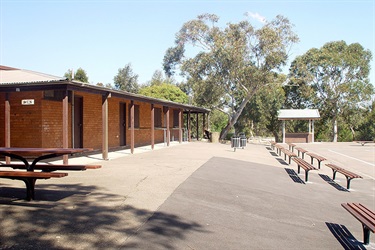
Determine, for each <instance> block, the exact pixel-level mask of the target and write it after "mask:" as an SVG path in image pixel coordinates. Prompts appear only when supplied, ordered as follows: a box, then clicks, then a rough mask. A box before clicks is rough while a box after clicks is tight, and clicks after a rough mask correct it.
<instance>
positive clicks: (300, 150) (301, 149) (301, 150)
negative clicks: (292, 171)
mask: <svg viewBox="0 0 375 250" xmlns="http://www.w3.org/2000/svg"><path fill="white" fill-rule="evenodd" d="M296 150H297V152H298V157H299V154H300V153H301V154H302V159H305V153H307V152H308V151H307V150H306V149H303V148H300V147H296Z"/></svg>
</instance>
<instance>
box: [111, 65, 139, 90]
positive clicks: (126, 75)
mask: <svg viewBox="0 0 375 250" xmlns="http://www.w3.org/2000/svg"><path fill="white" fill-rule="evenodd" d="M113 82H114V84H115V88H116V89H120V90H125V91H128V92H131V93H138V91H139V84H138V75H137V74H135V73H134V72H133V69H132V65H131V64H130V63H128V64H126V65H125V67H124V68H120V69H118V73H117V75H116V76H115V77H114V78H113Z"/></svg>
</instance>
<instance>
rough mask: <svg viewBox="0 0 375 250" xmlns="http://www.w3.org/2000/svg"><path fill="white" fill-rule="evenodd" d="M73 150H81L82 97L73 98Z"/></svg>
mask: <svg viewBox="0 0 375 250" xmlns="http://www.w3.org/2000/svg"><path fill="white" fill-rule="evenodd" d="M73 146H74V148H83V97H81V96H74V145H73Z"/></svg>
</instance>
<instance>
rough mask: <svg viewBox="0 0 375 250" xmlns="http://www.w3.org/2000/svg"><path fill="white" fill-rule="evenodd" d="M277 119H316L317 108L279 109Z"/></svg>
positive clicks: (317, 115) (318, 116) (317, 116)
mask: <svg viewBox="0 0 375 250" xmlns="http://www.w3.org/2000/svg"><path fill="white" fill-rule="evenodd" d="M278 119H279V120H318V119H320V114H319V110H317V109H280V110H279V114H278Z"/></svg>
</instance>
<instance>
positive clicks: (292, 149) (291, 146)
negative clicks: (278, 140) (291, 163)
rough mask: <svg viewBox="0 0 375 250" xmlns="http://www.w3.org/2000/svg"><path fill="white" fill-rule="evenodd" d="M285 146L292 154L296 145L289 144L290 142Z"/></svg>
mask: <svg viewBox="0 0 375 250" xmlns="http://www.w3.org/2000/svg"><path fill="white" fill-rule="evenodd" d="M286 144H288V146H289V150H290V151H292V152H294V147H295V146H296V144H293V143H290V142H287V143H286Z"/></svg>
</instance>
